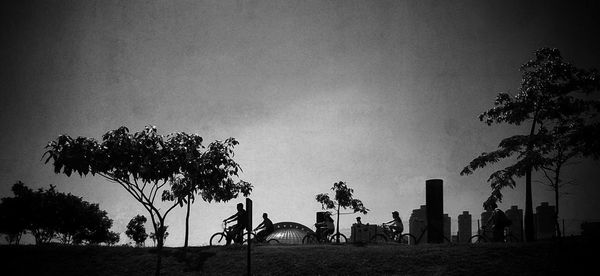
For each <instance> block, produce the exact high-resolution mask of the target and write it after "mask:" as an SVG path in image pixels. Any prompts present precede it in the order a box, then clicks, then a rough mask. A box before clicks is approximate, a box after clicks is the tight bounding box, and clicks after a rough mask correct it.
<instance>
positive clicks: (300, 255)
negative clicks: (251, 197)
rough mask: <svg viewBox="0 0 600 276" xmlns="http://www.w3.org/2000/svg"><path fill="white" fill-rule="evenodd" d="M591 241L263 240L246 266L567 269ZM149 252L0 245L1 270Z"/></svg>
mask: <svg viewBox="0 0 600 276" xmlns="http://www.w3.org/2000/svg"><path fill="white" fill-rule="evenodd" d="M597 245H598V244H597V243H590V242H588V241H584V240H577V239H570V240H565V241H562V242H536V243H528V244H482V245H417V246H402V245H396V244H385V245H371V244H369V245H362V246H358V245H352V244H346V245H306V246H302V245H298V246H290V245H264V246H256V247H254V248H253V250H252V273H253V274H256V275H319V274H320V275H366V274H369V275H373V274H377V275H380V274H384V275H556V274H565V275H571V274H575V273H577V271H585V270H586V269H591V268H593V267H595V266H594V265H595V264H597V263H598V260H597V257H596V256H598V254H595V252H596V248H597ZM155 253H156V252H155V249H152V248H128V247H95V246H80V247H79V246H59V245H49V246H18V247H15V246H1V247H0V257H1V260H2V263H3V264H2V265H1V266H2V268H3V269H2V274H3V275H153V274H154V268H155V261H156V254H155ZM246 258H247V251H246V248H245V247H238V246H230V247H223V248H208V247H192V248H188V249H182V248H166V249H165V250H164V258H163V261H162V263H163V265H162V272H163V273H162V275H199V274H201V275H243V274H245V273H246ZM594 262H595V263H594ZM592 271H593V270H592ZM6 272H9V273H6Z"/></svg>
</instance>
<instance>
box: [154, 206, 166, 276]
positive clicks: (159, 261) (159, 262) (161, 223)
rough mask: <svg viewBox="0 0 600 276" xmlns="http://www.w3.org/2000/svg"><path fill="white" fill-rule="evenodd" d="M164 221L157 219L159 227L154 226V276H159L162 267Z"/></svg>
mask: <svg viewBox="0 0 600 276" xmlns="http://www.w3.org/2000/svg"><path fill="white" fill-rule="evenodd" d="M157 228H158V229H157ZM163 228H164V221H163V220H162V219H160V218H159V225H158V227H156V225H154V233H156V270H155V272H154V275H156V276H159V275H160V269H161V265H162V248H163V245H164V230H163Z"/></svg>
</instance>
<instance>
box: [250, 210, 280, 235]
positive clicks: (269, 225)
mask: <svg viewBox="0 0 600 276" xmlns="http://www.w3.org/2000/svg"><path fill="white" fill-rule="evenodd" d="M263 228H264V230H262V231H260V232H258V233H256V240H257V241H258V242H263V241H264V240H265V238H266V237H267V236H268V235H269V234H271V233H273V231H275V227H273V222H272V221H271V220H270V219H269V215H267V213H263V222H261V223H260V224H259V225H258V226H257V227H256V228H255V229H254V231H256V230H259V229H263Z"/></svg>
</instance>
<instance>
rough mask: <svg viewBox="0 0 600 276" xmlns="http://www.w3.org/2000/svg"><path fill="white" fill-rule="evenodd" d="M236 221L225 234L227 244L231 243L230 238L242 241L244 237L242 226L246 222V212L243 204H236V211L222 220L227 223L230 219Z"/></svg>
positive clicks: (238, 241)
mask: <svg viewBox="0 0 600 276" xmlns="http://www.w3.org/2000/svg"><path fill="white" fill-rule="evenodd" d="M234 220H235V221H237V224H236V225H234V226H233V227H231V228H230V229H231V231H230V232H229V233H228V234H227V244H230V243H231V239H233V241H234V242H235V243H242V241H243V239H244V237H243V234H244V228H246V225H247V224H248V216H247V214H246V210H244V204H243V203H238V204H237V213H235V214H233V215H232V216H231V217H228V218H227V219H224V220H223V222H225V223H228V222H231V221H234Z"/></svg>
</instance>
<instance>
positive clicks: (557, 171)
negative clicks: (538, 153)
mask: <svg viewBox="0 0 600 276" xmlns="http://www.w3.org/2000/svg"><path fill="white" fill-rule="evenodd" d="M560 167H561V166H560V164H559V165H557V166H556V173H555V174H554V202H555V204H556V212H555V213H554V221H555V222H556V234H557V237H559V238H560V237H561V232H560V224H559V222H558V184H560V182H559V181H560Z"/></svg>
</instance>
